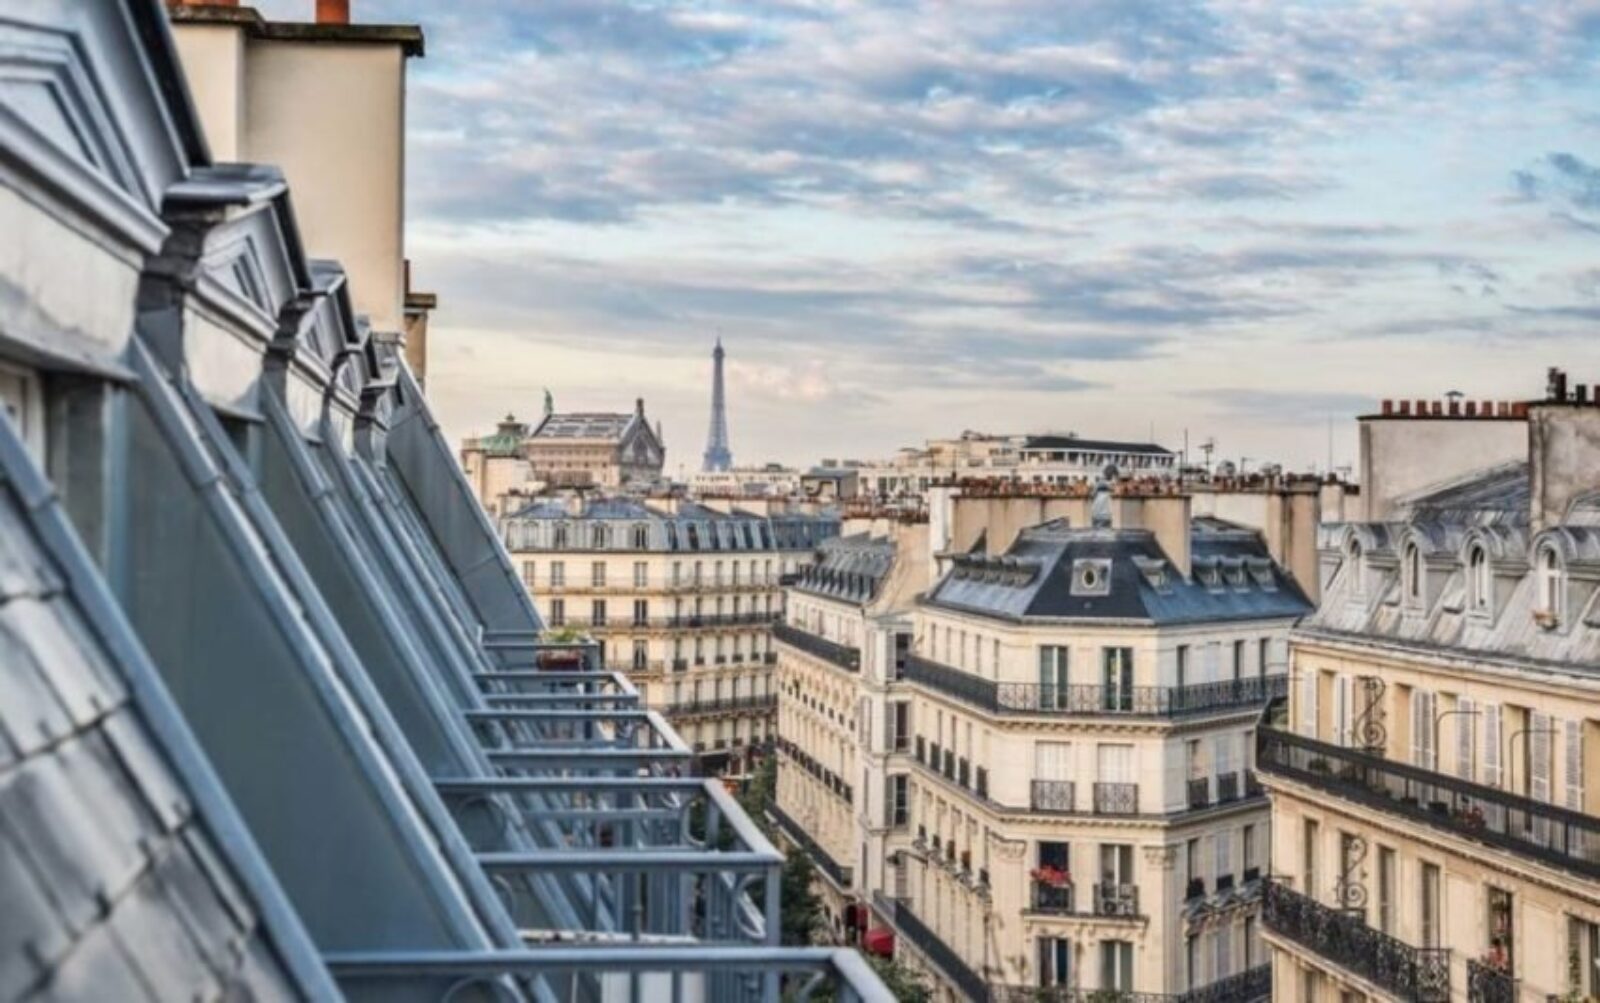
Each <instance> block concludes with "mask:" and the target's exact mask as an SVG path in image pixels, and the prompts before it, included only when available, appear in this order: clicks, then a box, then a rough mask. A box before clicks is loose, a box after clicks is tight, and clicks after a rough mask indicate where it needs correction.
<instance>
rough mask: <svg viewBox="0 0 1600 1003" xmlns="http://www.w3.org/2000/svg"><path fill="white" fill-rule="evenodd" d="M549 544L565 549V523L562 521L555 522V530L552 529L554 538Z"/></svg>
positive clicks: (558, 548)
mask: <svg viewBox="0 0 1600 1003" xmlns="http://www.w3.org/2000/svg"><path fill="white" fill-rule="evenodd" d="M551 546H553V547H554V548H555V549H556V550H566V549H567V524H566V523H564V522H561V523H556V527H555V531H554V540H553V542H552V543H551Z"/></svg>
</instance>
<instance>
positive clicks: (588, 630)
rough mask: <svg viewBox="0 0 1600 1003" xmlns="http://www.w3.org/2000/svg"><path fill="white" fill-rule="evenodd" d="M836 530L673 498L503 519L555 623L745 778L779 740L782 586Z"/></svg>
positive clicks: (712, 759) (534, 507)
mask: <svg viewBox="0 0 1600 1003" xmlns="http://www.w3.org/2000/svg"><path fill="white" fill-rule="evenodd" d="M838 526H839V524H838V521H837V520H836V519H834V518H832V517H829V516H821V515H807V514H789V513H783V512H777V513H773V514H766V515H757V514H754V513H750V512H745V511H742V510H737V509H730V510H729V511H727V512H723V511H718V510H716V509H712V508H708V507H706V506H703V505H699V504H696V503H693V502H687V501H684V500H682V499H674V498H663V499H655V500H644V501H641V500H637V499H632V498H588V497H577V496H574V497H571V498H545V499H540V500H536V501H534V502H532V503H531V504H529V505H527V506H526V507H524V508H522V509H521V510H519V511H517V512H516V513H514V514H512V515H509V516H507V517H505V518H503V519H502V520H501V523H500V527H501V532H502V534H503V536H504V540H505V543H506V546H507V548H508V549H509V550H510V551H511V553H512V555H513V557H514V558H515V560H516V562H517V566H518V569H519V572H520V574H521V576H522V582H523V584H524V586H526V588H527V589H528V591H529V593H530V594H531V595H532V596H533V597H534V602H535V604H536V606H537V607H538V609H539V613H540V615H541V616H542V617H543V618H544V621H545V623H546V624H547V625H548V626H549V628H550V629H551V630H553V631H561V630H564V629H566V630H571V631H574V632H576V633H579V634H582V635H584V636H587V637H591V638H593V639H594V640H595V642H596V643H597V644H598V645H599V647H600V651H601V655H602V660H603V661H604V663H605V664H606V665H607V666H608V667H609V668H610V669H612V670H614V671H618V672H625V673H627V675H628V677H629V678H630V679H631V680H632V681H633V684H634V685H635V686H636V687H637V688H638V689H639V691H640V693H641V695H642V696H643V697H644V699H645V702H646V704H647V706H649V707H651V708H653V709H656V710H659V711H660V712H661V713H663V714H665V715H666V716H667V718H668V719H669V720H671V721H672V722H673V723H674V724H675V725H676V726H677V727H678V728H679V730H680V733H681V734H682V735H683V736H684V739H685V740H686V741H688V742H689V743H690V744H691V746H692V747H693V748H694V750H695V752H696V753H697V754H698V755H699V757H700V762H701V765H702V767H704V768H706V769H708V770H714V771H719V772H720V771H724V770H731V771H732V772H740V771H741V770H742V769H743V768H744V767H745V766H746V765H747V758H748V755H749V754H750V752H751V751H752V750H754V749H755V748H757V747H761V746H764V745H766V744H767V743H768V742H769V741H770V740H771V738H772V735H773V723H774V715H775V711H776V704H777V697H776V693H775V691H774V688H773V683H772V677H773V672H772V667H773V665H774V663H775V662H776V660H777V656H776V653H775V651H774V648H773V645H772V626H773V624H774V623H775V622H776V621H777V620H778V619H779V618H780V617H781V616H782V614H783V599H784V593H783V587H782V581H783V579H784V578H785V576H789V575H793V574H794V573H795V572H796V571H798V570H799V569H801V568H803V567H804V566H806V565H807V564H809V563H810V562H811V560H812V556H813V554H814V552H815V550H816V548H817V547H818V546H819V545H820V544H822V543H823V542H824V541H825V540H827V539H829V538H831V537H833V536H835V535H837V533H838Z"/></svg>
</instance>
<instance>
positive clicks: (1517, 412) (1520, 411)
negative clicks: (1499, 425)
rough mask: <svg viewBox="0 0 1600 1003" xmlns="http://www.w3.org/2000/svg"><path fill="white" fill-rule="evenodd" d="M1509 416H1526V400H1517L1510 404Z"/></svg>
mask: <svg viewBox="0 0 1600 1003" xmlns="http://www.w3.org/2000/svg"><path fill="white" fill-rule="evenodd" d="M1511 416H1512V417H1514V418H1526V417H1527V416H1528V402H1527V401H1517V402H1516V403H1515V404H1513V405H1511Z"/></svg>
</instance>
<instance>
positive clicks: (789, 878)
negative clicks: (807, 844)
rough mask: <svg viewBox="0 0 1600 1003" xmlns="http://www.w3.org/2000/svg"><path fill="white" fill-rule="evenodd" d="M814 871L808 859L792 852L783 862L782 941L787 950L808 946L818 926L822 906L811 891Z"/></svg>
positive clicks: (800, 853)
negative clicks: (787, 946)
mask: <svg viewBox="0 0 1600 1003" xmlns="http://www.w3.org/2000/svg"><path fill="white" fill-rule="evenodd" d="M816 876H817V867H816V865H815V864H813V863H812V862H811V858H810V857H808V856H806V855H805V853H804V852H802V851H800V850H792V851H790V853H789V855H788V856H787V857H785V858H784V861H783V874H782V888H781V891H780V895H781V896H782V902H783V913H782V935H781V936H782V938H783V942H784V943H785V944H787V945H789V946H791V947H803V946H805V945H808V944H810V943H811V942H812V938H814V937H815V936H816V934H817V930H818V929H819V928H820V927H821V926H822V902H821V900H820V899H818V898H817V893H816V892H814V891H812V890H811V884H812V882H813V881H814V880H815V879H816Z"/></svg>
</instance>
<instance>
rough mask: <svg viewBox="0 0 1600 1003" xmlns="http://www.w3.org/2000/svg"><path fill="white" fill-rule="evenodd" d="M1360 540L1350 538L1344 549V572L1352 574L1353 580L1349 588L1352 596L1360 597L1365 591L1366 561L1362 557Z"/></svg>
mask: <svg viewBox="0 0 1600 1003" xmlns="http://www.w3.org/2000/svg"><path fill="white" fill-rule="evenodd" d="M1362 558H1363V555H1362V552H1361V541H1360V540H1357V539H1354V538H1352V539H1351V540H1350V545H1349V547H1347V548H1346V549H1345V574H1347V575H1350V576H1353V577H1354V578H1355V581H1354V583H1353V586H1352V588H1351V593H1352V596H1353V597H1354V598H1356V599H1359V598H1361V596H1362V594H1363V593H1365V592H1366V570H1367V569H1366V563H1365V561H1364V560H1363V559H1362Z"/></svg>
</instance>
